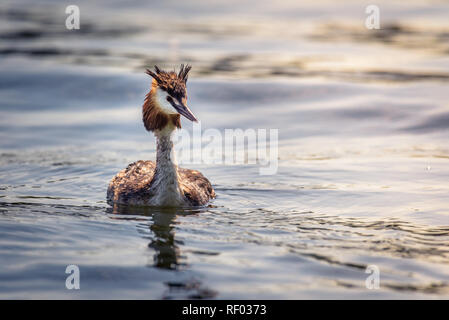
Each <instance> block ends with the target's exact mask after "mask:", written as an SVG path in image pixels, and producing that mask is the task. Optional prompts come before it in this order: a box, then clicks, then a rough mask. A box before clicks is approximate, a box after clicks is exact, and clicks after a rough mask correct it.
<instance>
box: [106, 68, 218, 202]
mask: <svg viewBox="0 0 449 320" xmlns="http://www.w3.org/2000/svg"><path fill="white" fill-rule="evenodd" d="M190 69H191V66H188V65H187V66H186V67H184V65H181V69H180V71H179V73H178V74H176V73H175V72H166V71H163V70H160V69H159V68H158V67H157V66H154V71H155V72H153V71H151V70H148V69H147V70H146V73H147V74H148V75H150V76H151V77H152V78H153V80H152V83H151V90H150V92H149V93H148V94H147V95H146V97H145V102H144V104H143V107H142V119H143V123H144V125H145V128H146V129H147V130H148V131H150V132H154V135H155V136H156V139H157V155H156V163H154V162H153V161H143V160H139V161H136V162H134V163H131V164H130V165H128V167H127V168H126V169H123V170H122V171H120V172H119V173H118V174H117V175H116V176H115V177H114V178H112V180H111V182H110V183H109V187H108V192H107V199H108V201H110V202H114V203H120V204H132V205H149V206H199V205H204V204H206V203H207V202H208V201H209V200H210V199H212V198H214V197H215V192H214V189H213V188H212V185H211V184H210V182H209V180H207V179H206V178H205V177H204V176H203V175H202V174H201V173H200V172H198V171H195V170H190V169H183V168H179V167H178V166H177V164H176V162H175V160H174V159H173V158H174V157H173V156H174V154H173V153H174V151H173V142H172V140H171V135H172V133H173V131H174V130H176V128H181V119H180V118H181V116H180V115H183V116H184V117H186V118H187V119H189V120H191V121H195V122H196V121H197V119H196V118H195V116H194V115H193V113H192V111H190V109H189V108H188V107H187V89H186V84H187V78H188V73H189V71H190Z"/></svg>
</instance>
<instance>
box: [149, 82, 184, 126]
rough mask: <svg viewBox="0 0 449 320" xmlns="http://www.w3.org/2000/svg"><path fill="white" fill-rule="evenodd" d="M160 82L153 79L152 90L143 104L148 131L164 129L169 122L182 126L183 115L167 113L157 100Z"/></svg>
mask: <svg viewBox="0 0 449 320" xmlns="http://www.w3.org/2000/svg"><path fill="white" fill-rule="evenodd" d="M157 87H158V82H157V81H156V80H153V82H152V85H151V90H150V92H148V94H147V95H146V97H145V102H144V103H143V106H142V120H143V124H144V126H145V129H147V130H148V131H154V130H162V129H163V128H164V127H165V126H167V125H168V124H170V123H171V124H172V125H174V126H175V127H176V128H181V116H180V115H179V114H167V113H165V112H163V111H162V110H161V108H160V107H159V106H158V102H157V100H156V90H157Z"/></svg>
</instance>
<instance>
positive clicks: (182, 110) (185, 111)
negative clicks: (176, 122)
mask: <svg viewBox="0 0 449 320" xmlns="http://www.w3.org/2000/svg"><path fill="white" fill-rule="evenodd" d="M176 100H177V101H176V102H175V101H173V102H172V105H173V107H174V108H175V109H176V111H178V113H179V114H181V115H183V116H184V117H186V118H187V119H189V120H190V121H193V122H198V119H197V118H196V117H195V115H194V114H193V112H192V111H191V110H190V109H189V107H188V106H187V103H186V102H187V101H186V100H187V99H183V101H179V100H178V99H176Z"/></svg>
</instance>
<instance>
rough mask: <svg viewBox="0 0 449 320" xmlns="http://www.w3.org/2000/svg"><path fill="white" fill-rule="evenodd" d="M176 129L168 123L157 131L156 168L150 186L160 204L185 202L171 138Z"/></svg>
mask: <svg viewBox="0 0 449 320" xmlns="http://www.w3.org/2000/svg"><path fill="white" fill-rule="evenodd" d="M174 130H175V127H174V126H171V125H168V126H166V127H165V128H164V129H162V130H156V131H155V136H156V140H157V151H156V170H155V172H154V177H153V180H152V183H151V187H150V188H151V190H152V191H153V192H154V194H155V199H156V201H157V202H158V205H180V204H183V203H184V196H183V192H182V190H181V188H180V186H179V176H178V166H177V163H176V159H175V151H174V149H173V141H172V139H171V137H172V133H173V131H174Z"/></svg>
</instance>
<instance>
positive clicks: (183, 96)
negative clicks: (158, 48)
mask: <svg viewBox="0 0 449 320" xmlns="http://www.w3.org/2000/svg"><path fill="white" fill-rule="evenodd" d="M191 68H192V67H191V66H189V65H187V66H184V64H182V65H181V68H180V70H179V72H178V73H176V72H174V71H170V72H167V71H163V70H161V69H160V68H159V67H158V66H154V71H151V70H150V69H147V70H146V73H147V74H148V75H150V76H151V77H152V78H153V79H154V80H153V83H152V88H151V91H150V92H149V93H148V95H147V97H146V99H145V103H144V105H143V122H144V125H145V128H146V129H147V130H148V131H154V130H162V129H163V128H164V127H165V126H166V125H167V124H170V123H171V124H173V125H174V126H175V127H177V128H180V127H181V121H180V115H183V116H185V117H186V118H187V119H189V120H191V121H197V119H196V117H195V116H194V115H193V113H192V111H191V110H190V109H189V108H188V107H187V88H186V84H187V79H188V73H189V71H190V69H191Z"/></svg>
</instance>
